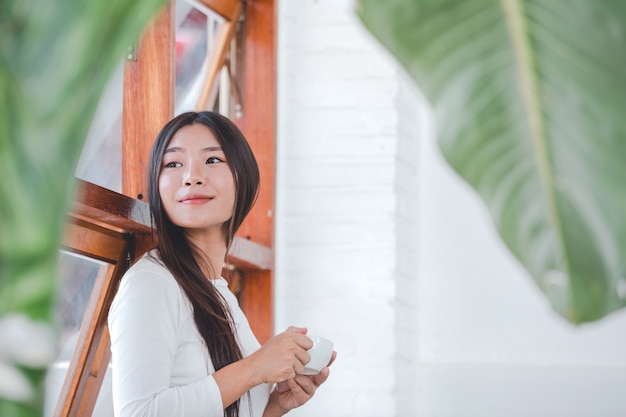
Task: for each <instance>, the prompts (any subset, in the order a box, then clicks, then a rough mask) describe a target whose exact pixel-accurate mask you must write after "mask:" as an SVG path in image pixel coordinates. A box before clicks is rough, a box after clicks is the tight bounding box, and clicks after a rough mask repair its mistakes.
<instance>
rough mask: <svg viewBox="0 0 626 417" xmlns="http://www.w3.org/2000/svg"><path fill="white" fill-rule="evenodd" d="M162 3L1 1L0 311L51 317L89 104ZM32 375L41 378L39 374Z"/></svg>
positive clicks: (35, 406)
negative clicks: (61, 247) (60, 249)
mask: <svg viewBox="0 0 626 417" xmlns="http://www.w3.org/2000/svg"><path fill="white" fill-rule="evenodd" d="M164 3H165V0H138V1H137V0H107V1H103V0H84V1H76V0H50V1H35V0H2V1H0V166H1V167H2V177H1V178H0V201H1V202H2V203H1V204H0V316H2V315H3V314H6V313H7V312H22V313H25V314H26V315H28V316H29V317H31V318H35V319H44V320H48V321H50V320H51V314H52V304H53V300H54V294H55V288H56V276H55V275H56V261H57V256H58V250H59V244H60V239H61V234H62V232H63V228H64V224H65V212H66V209H67V206H68V204H69V202H70V200H71V197H72V195H73V191H74V170H75V166H76V162H77V160H78V157H79V155H80V152H81V150H82V146H83V143H84V141H85V138H86V135H87V131H88V129H89V125H90V123H91V119H92V116H93V113H94V111H95V108H96V105H97V103H98V100H99V98H100V94H101V92H102V89H103V88H104V85H105V83H106V82H107V80H108V78H109V76H110V74H111V73H112V70H113V69H114V68H115V66H116V65H117V64H118V63H120V62H121V60H122V59H123V57H124V52H125V50H126V48H127V46H128V45H130V44H131V43H133V42H135V41H136V40H137V38H138V36H139V34H140V33H141V31H142V29H143V28H144V27H145V26H146V25H147V24H148V22H149V20H150V19H151V18H152V16H153V15H154V14H155V13H156V12H157V11H158V10H159V8H160V7H161V6H162V5H163V4H164ZM0 337H2V336H1V335H0ZM0 359H2V358H0ZM30 376H31V377H32V379H34V381H33V382H34V385H35V386H39V385H40V383H41V381H42V379H43V373H41V372H39V373H38V372H37V370H33V372H31V375H30ZM40 406H41V397H39V398H36V399H33V402H32V403H28V404H22V403H18V402H15V401H12V400H11V399H2V398H0V415H2V416H6V417H10V416H18V415H19V416H25V415H32V416H35V415H39V414H40V413H39V411H38V410H39V409H40Z"/></svg>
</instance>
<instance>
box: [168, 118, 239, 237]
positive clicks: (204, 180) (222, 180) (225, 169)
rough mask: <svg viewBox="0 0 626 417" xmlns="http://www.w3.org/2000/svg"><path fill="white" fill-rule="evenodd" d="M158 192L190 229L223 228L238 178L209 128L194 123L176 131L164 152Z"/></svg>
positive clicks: (173, 217) (175, 219)
mask: <svg viewBox="0 0 626 417" xmlns="http://www.w3.org/2000/svg"><path fill="white" fill-rule="evenodd" d="M159 192H160V194H161V202H162V204H163V209H164V210H165V213H167V216H168V217H169V219H170V220H171V222H172V223H174V224H175V225H177V226H179V227H182V228H184V229H187V230H188V231H190V232H191V231H194V232H197V231H201V230H211V229H215V230H219V231H220V232H221V226H222V224H224V223H225V222H226V221H228V220H229V219H230V218H231V217H232V214H233V206H234V202H235V181H234V179H233V174H232V172H231V170H230V167H229V165H228V162H227V161H226V156H225V155H224V152H223V151H222V148H221V146H220V144H219V142H218V141H217V139H216V138H215V136H214V135H213V132H212V131H211V130H210V129H209V128H207V127H206V126H204V125H202V124H192V125H187V126H184V127H182V128H181V129H180V130H178V131H177V132H176V133H175V134H174V136H173V137H172V139H171V141H170V143H169V145H168V146H167V148H166V149H165V152H164V154H163V165H162V167H161V173H160V174H159Z"/></svg>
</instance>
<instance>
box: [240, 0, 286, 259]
mask: <svg viewBox="0 0 626 417" xmlns="http://www.w3.org/2000/svg"><path fill="white" fill-rule="evenodd" d="M246 10H247V11H246V40H245V63H246V71H245V75H244V77H245V78H244V81H243V86H242V89H243V91H242V94H243V102H244V106H245V111H244V112H243V117H242V118H241V119H239V120H236V122H237V124H238V125H239V127H240V129H241V130H242V131H243V133H244V134H245V136H246V138H247V139H248V141H249V142H250V146H251V147H252V149H253V151H254V154H255V155H256V158H257V160H258V161H259V168H260V170H261V191H260V194H259V199H258V201H257V202H256V205H255V206H254V208H253V209H252V212H251V213H250V215H249V216H248V218H247V219H246V220H245V222H244V223H243V224H242V226H241V228H240V232H239V235H240V236H242V237H244V238H250V239H251V240H253V241H255V242H258V243H260V244H261V245H264V246H268V247H273V236H274V182H275V165H276V139H275V138H276V30H275V14H276V9H275V4H274V0H250V1H248V3H247V9H246Z"/></svg>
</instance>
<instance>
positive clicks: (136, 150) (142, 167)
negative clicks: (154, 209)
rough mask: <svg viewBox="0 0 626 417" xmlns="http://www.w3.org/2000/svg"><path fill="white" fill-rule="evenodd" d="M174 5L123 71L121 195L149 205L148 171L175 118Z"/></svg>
mask: <svg viewBox="0 0 626 417" xmlns="http://www.w3.org/2000/svg"><path fill="white" fill-rule="evenodd" d="M174 21H175V10H174V2H171V3H170V4H169V5H168V6H166V7H164V8H163V10H162V11H161V13H160V14H159V15H158V16H157V18H156V19H155V21H154V22H153V23H152V24H151V25H150V26H149V27H148V28H147V29H146V31H145V32H144V34H143V36H142V39H141V42H140V43H139V46H138V48H137V54H136V55H137V59H136V61H132V60H131V61H127V62H126V66H125V70H124V99H123V112H122V113H123V114H122V140H123V146H122V192H123V193H124V194H126V195H128V196H131V197H133V198H137V199H139V200H144V201H147V169H148V160H149V155H150V149H151V148H152V144H153V143H154V139H155V138H156V135H157V133H158V132H159V130H161V128H162V127H163V126H164V125H165V124H166V123H167V122H168V121H169V120H170V119H171V118H172V116H173V115H174V91H175V79H176V69H175V61H174V59H175V54H174V44H175V28H174Z"/></svg>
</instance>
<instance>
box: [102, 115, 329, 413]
mask: <svg viewBox="0 0 626 417" xmlns="http://www.w3.org/2000/svg"><path fill="white" fill-rule="evenodd" d="M148 182H149V184H148V187H149V189H148V197H149V200H150V211H151V213H152V217H153V221H154V227H155V230H156V235H157V236H156V237H157V242H158V243H157V245H156V247H155V249H153V250H152V251H150V252H149V253H148V254H146V255H145V256H144V257H143V258H141V259H140V260H139V261H138V262H137V263H136V264H135V265H133V266H132V267H131V268H130V269H129V271H128V272H127V273H126V275H125V276H124V278H123V279H122V282H121V284H120V288H119V290H118V293H117V295H116V297H115V299H114V301H113V304H112V306H111V310H110V313H109V330H110V334H111V351H112V367H113V404H114V410H115V416H116V417H131V416H132V417H135V416H154V417H156V416H164V417H177V416H180V417H195V416H198V417H200V416H201V417H222V416H227V417H236V416H238V417H244V416H254V417H262V416H264V417H271V416H281V415H283V414H285V413H287V412H288V411H289V410H291V409H293V408H296V407H299V406H300V405H302V404H304V403H305V402H307V401H308V400H309V399H310V398H311V397H312V396H313V395H314V393H315V390H316V389H317V387H319V386H320V385H321V384H322V383H324V382H325V381H326V379H327V378H328V375H329V369H328V367H326V368H324V369H323V370H322V371H321V372H320V373H319V374H317V375H313V376H305V375H301V374H300V373H301V372H302V370H303V368H304V364H306V363H307V362H308V360H309V359H310V357H309V355H308V353H307V349H309V348H310V347H311V346H312V342H311V340H310V339H309V338H308V337H306V336H305V334H306V329H304V328H295V327H290V328H289V329H287V331H285V332H283V333H281V334H279V335H277V336H274V337H273V338H271V339H270V340H269V341H268V342H267V343H266V344H264V345H263V346H260V345H259V343H258V341H257V340H256V338H255V336H254V335H253V333H252V331H251V329H250V326H249V325H248V321H247V319H246V318H245V316H244V314H243V312H242V311H241V309H240V308H239V306H238V304H237V300H236V298H235V296H234V295H233V294H232V293H231V292H230V291H229V289H228V285H227V282H226V281H225V280H224V279H223V278H221V275H220V274H221V271H222V267H223V264H224V259H225V257H226V252H227V250H228V247H229V245H230V244H231V242H232V240H233V237H234V235H235V232H236V231H237V228H238V227H239V226H240V225H241V223H242V221H243V219H244V218H245V217H246V215H247V214H248V212H249V211H250V209H251V208H252V205H253V204H254V201H255V199H256V196H257V193H258V188H259V170H258V166H257V163H256V160H255V158H254V155H253V154H252V151H251V149H250V147H249V145H248V143H247V141H246V139H245V138H244V137H243V135H242V133H241V132H240V131H239V129H238V128H237V127H236V126H235V125H234V124H233V123H232V122H231V121H230V120H228V119H227V118H226V117H224V116H221V115H220V114H218V113H212V112H200V113H194V112H191V113H184V114H181V115H179V116H177V117H175V118H174V119H173V120H171V121H170V122H169V123H168V124H167V125H165V127H164V128H163V129H162V131H161V132H160V133H159V135H158V136H157V140H156V142H155V144H154V146H153V149H152V154H151V157H150V171H149V181H148ZM334 358H335V353H333V358H332V359H331V363H332V361H333V360H334ZM329 366H330V364H329Z"/></svg>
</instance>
